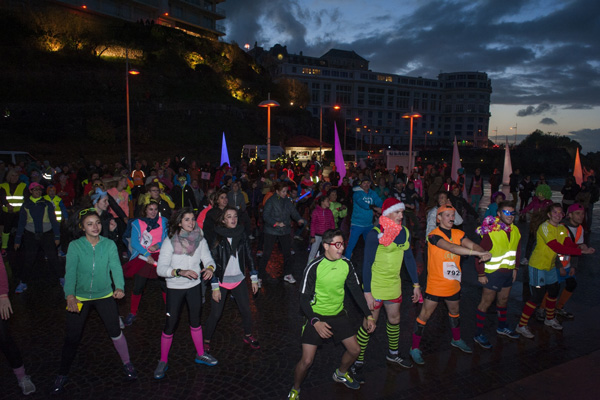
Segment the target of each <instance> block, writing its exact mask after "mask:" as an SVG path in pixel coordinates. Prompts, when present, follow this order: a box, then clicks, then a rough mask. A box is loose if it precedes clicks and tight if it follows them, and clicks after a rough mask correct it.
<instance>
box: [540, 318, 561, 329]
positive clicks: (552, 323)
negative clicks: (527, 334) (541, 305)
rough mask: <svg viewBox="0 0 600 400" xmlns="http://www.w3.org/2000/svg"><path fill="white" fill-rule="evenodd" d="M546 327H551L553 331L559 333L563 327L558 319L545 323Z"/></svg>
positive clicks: (548, 320)
mask: <svg viewBox="0 0 600 400" xmlns="http://www.w3.org/2000/svg"><path fill="white" fill-rule="evenodd" d="M544 325H546V326H549V327H550V328H552V329H556V330H557V331H562V328H563V327H562V325H561V324H560V323H559V322H558V321H557V320H556V318H552V319H547V320H545V321H544Z"/></svg>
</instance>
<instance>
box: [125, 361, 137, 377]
mask: <svg viewBox="0 0 600 400" xmlns="http://www.w3.org/2000/svg"><path fill="white" fill-rule="evenodd" d="M123 371H125V380H128V381H133V380H136V379H137V377H138V375H137V371H136V370H135V368H133V364H132V363H130V362H129V363H127V364H125V365H123Z"/></svg>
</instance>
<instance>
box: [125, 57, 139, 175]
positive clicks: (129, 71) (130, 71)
mask: <svg viewBox="0 0 600 400" xmlns="http://www.w3.org/2000/svg"><path fill="white" fill-rule="evenodd" d="M139 74H140V71H138V70H137V69H134V68H131V69H129V49H125V97H126V102H127V162H128V163H129V168H130V169H132V166H131V118H130V115H129V75H139Z"/></svg>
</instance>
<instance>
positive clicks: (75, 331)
mask: <svg viewBox="0 0 600 400" xmlns="http://www.w3.org/2000/svg"><path fill="white" fill-rule="evenodd" d="M92 308H95V309H96V311H97V312H98V315H100V318H101V319H102V322H103V323H104V327H105V328H106V331H107V332H108V335H109V336H110V337H111V338H113V339H115V338H117V337H119V336H120V335H121V328H120V327H119V309H118V308H117V302H116V301H115V299H113V298H112V297H107V298H105V299H98V300H90V301H84V302H83V307H82V308H81V312H80V313H79V314H77V313H73V312H69V311H66V313H67V318H66V320H67V337H66V338H65V344H64V345H63V349H62V358H61V360H60V370H59V372H58V374H59V375H68V374H69V370H70V369H71V364H73V360H74V359H75V355H76V354H77V346H79V343H80V342H81V336H82V334H83V328H84V327H85V322H86V320H87V317H88V315H89V313H90V311H91V309H92Z"/></svg>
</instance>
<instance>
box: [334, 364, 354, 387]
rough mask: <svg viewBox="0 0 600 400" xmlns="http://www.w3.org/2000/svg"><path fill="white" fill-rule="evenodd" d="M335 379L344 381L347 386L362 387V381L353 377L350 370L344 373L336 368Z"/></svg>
mask: <svg viewBox="0 0 600 400" xmlns="http://www.w3.org/2000/svg"><path fill="white" fill-rule="evenodd" d="M333 380H334V381H336V382H340V383H343V384H344V385H346V387H347V388H350V389H360V383H358V381H357V380H355V379H354V378H352V377H351V376H350V374H349V373H348V372H346V373H343V374H342V373H341V372H340V370H339V369H336V370H335V372H334V373H333Z"/></svg>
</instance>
